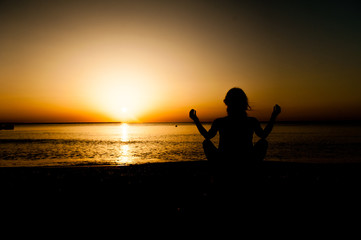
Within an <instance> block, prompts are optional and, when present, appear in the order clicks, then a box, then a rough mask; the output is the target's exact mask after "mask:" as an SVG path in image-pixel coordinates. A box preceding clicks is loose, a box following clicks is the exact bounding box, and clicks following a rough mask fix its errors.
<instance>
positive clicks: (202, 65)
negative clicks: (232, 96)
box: [0, 0, 361, 122]
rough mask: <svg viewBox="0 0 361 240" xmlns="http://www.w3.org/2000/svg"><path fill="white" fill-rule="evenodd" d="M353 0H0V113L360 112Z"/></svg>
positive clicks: (83, 117)
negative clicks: (236, 97) (238, 98)
mask: <svg viewBox="0 0 361 240" xmlns="http://www.w3.org/2000/svg"><path fill="white" fill-rule="evenodd" d="M360 12H361V7H360V3H359V2H358V1H195V0H193V1H155V0H152V1H107V0H103V1H90V0H89V1H77V0H72V1H31V0H28V1H16V0H9V1H1V2H0V122H1V121H3V122H4V121H11V122H77V121H143V122H152V121H189V119H188V112H189V110H190V109H191V108H195V109H197V113H198V115H199V117H200V119H201V120H203V121H211V120H213V119H214V118H216V117H220V116H223V115H225V114H226V111H225V106H224V104H223V102H222V100H223V98H224V96H225V94H226V92H227V91H228V90H229V89H230V88H232V87H235V86H237V87H241V88H242V89H244V91H245V92H246V93H247V95H248V98H249V100H250V105H251V107H252V108H253V110H252V111H251V112H250V113H249V115H252V116H256V117H258V118H259V119H260V120H267V119H268V118H269V115H270V114H271V111H272V107H273V105H274V104H276V103H277V104H279V105H281V107H282V109H283V112H282V114H281V115H280V120H361V111H360V109H361V94H360V90H361V67H360V66H361V15H360Z"/></svg>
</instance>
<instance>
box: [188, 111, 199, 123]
mask: <svg viewBox="0 0 361 240" xmlns="http://www.w3.org/2000/svg"><path fill="white" fill-rule="evenodd" d="M189 117H190V118H191V119H192V120H193V121H196V120H197V119H198V117H197V112H196V110H194V109H192V110H190V112H189Z"/></svg>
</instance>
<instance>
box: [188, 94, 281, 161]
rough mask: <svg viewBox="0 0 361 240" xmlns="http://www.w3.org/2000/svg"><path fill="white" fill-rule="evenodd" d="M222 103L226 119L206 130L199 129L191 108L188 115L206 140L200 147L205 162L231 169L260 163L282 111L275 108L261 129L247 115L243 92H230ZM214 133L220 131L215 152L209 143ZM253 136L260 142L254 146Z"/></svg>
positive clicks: (246, 99)
mask: <svg viewBox="0 0 361 240" xmlns="http://www.w3.org/2000/svg"><path fill="white" fill-rule="evenodd" d="M224 103H225V104H226V105H227V113H228V116H226V117H223V118H218V119H216V120H214V122H213V124H212V126H211V128H210V130H209V131H207V130H206V129H205V128H204V127H203V126H202V124H201V122H200V121H199V119H198V117H197V115H196V111H195V110H194V109H192V110H191V111H190V112H189V116H190V118H191V119H192V120H193V121H194V123H195V124H196V126H197V128H198V130H199V132H200V133H201V134H202V135H203V137H204V138H205V141H204V142H203V148H204V152H205V154H206V157H207V159H208V160H209V161H210V162H212V163H213V164H215V165H227V166H228V167H230V168H232V167H233V166H235V165H237V166H239V165H243V164H246V165H248V164H252V163H256V162H260V161H262V160H263V159H264V157H265V155H266V151H267V145H268V143H267V141H266V140H265V139H266V138H267V136H268V135H269V134H270V133H271V131H272V128H273V125H274V122H275V120H276V117H277V116H278V114H280V112H281V108H280V106H278V105H275V106H274V108H273V113H272V116H271V119H270V121H269V123H268V125H267V126H266V127H265V129H262V127H261V125H260V123H259V121H258V120H257V119H256V118H254V117H248V116H247V110H250V106H249V105H248V98H247V96H246V94H245V93H244V91H243V90H242V89H240V88H232V89H230V90H229V91H228V92H227V95H226V97H225V99H224ZM217 132H219V147H218V149H217V148H216V147H215V146H214V145H213V143H212V142H211V141H210V139H211V138H213V137H214V136H216V134H217ZM254 133H255V134H256V135H257V136H259V137H260V138H261V140H260V141H259V142H257V143H256V144H255V145H254V146H253V134H254Z"/></svg>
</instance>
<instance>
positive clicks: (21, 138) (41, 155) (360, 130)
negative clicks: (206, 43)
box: [0, 123, 361, 167]
mask: <svg viewBox="0 0 361 240" xmlns="http://www.w3.org/2000/svg"><path fill="white" fill-rule="evenodd" d="M204 126H205V128H206V129H209V128H210V126H211V125H210V124H205V125H204ZM258 140H259V138H258V137H256V136H255V137H254V142H256V141H258ZM267 140H268V142H269V148H268V152H267V155H266V158H265V161H284V162H312V163H342V162H344V163H349V162H352V163H354V162H361V125H360V124H309V123H307V124H303V123H278V124H276V125H275V126H274V129H273V131H272V133H271V134H270V135H269V137H268V139H267ZM202 141H203V138H202V136H201V135H200V134H199V133H198V130H197V128H196V126H195V125H194V124H191V123H72V124H69V123H67V124H16V125H15V128H14V130H0V167H71V166H126V165H133V164H144V163H161V162H183V161H206V158H205V155H204V153H203V149H202ZM212 141H213V142H214V144H215V145H216V146H217V145H218V136H216V137H215V138H214V139H212Z"/></svg>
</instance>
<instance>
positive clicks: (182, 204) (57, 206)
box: [0, 161, 361, 224]
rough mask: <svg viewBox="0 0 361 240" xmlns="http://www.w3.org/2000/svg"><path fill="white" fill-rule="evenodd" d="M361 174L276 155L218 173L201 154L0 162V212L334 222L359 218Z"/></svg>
mask: <svg viewBox="0 0 361 240" xmlns="http://www.w3.org/2000/svg"><path fill="white" fill-rule="evenodd" d="M223 173H224V172H223ZM360 173H361V164H304V163H281V162H264V163H263V164H262V165H261V166H258V167H257V168H256V169H252V170H246V171H242V170H239V169H229V172H227V173H224V174H223V175H221V176H218V175H217V174H216V175H215V174H214V173H213V171H212V169H210V167H209V165H208V162H203V161H200V162H181V163H159V164H144V165H134V166H126V167H66V168H51V167H44V168H0V189H1V200H0V201H1V208H2V213H3V214H2V216H3V217H4V216H6V217H7V218H8V219H12V221H14V220H18V219H22V220H23V219H27V221H31V219H33V217H34V216H37V217H38V218H39V217H40V218H41V219H43V221H48V220H49V221H50V222H51V221H53V220H54V219H62V218H64V217H65V218H66V219H67V221H75V222H77V221H84V220H88V221H90V220H91V221H93V222H94V221H97V222H102V221H104V219H108V220H109V219H118V218H122V219H124V218H128V217H132V218H134V217H135V218H138V219H144V218H147V217H149V218H154V217H162V218H163V219H164V218H165V219H169V218H176V219H187V218H191V219H197V218H200V219H201V218H203V219H208V220H210V221H218V220H219V221H224V219H238V220H239V219H243V220H247V221H248V222H252V221H253V223H254V224H260V222H263V223H267V224H268V223H275V222H277V221H279V222H280V224H281V223H282V224H284V223H290V222H292V221H305V223H307V224H309V223H310V222H313V223H315V224H317V223H319V222H324V221H329V222H330V223H331V222H332V223H335V222H344V221H347V220H350V219H354V220H352V221H355V219H357V220H358V219H359V218H360V217H359V214H360V213H361V211H360V209H361V201H360V200H361V197H360V192H361V191H360V189H361V188H360V186H361V185H360V183H361V174H360ZM4 214H6V215H4ZM355 217H356V218H355ZM301 219H304V220H301Z"/></svg>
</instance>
